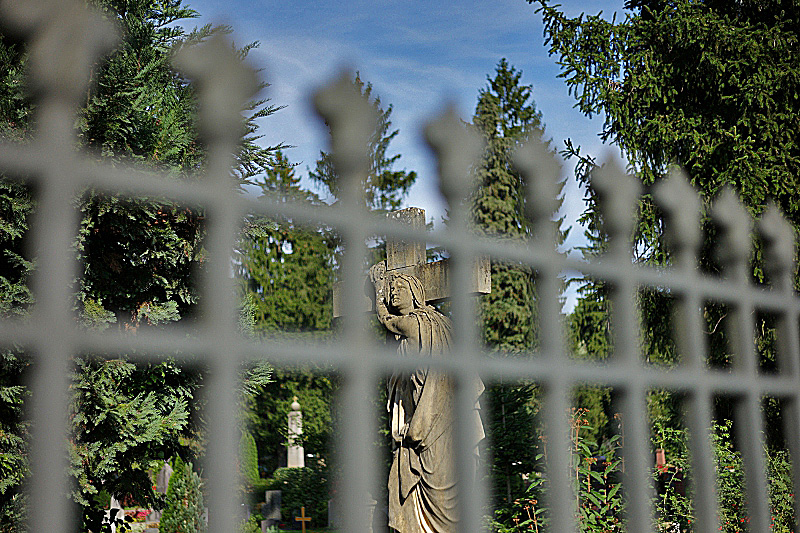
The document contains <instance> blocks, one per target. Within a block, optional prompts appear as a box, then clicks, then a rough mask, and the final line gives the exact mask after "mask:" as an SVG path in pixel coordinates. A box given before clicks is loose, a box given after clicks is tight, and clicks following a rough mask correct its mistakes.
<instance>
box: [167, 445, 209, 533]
mask: <svg viewBox="0 0 800 533" xmlns="http://www.w3.org/2000/svg"><path fill="white" fill-rule="evenodd" d="M173 469H174V471H173V473H172V477H171V478H170V479H169V486H168V487H167V505H166V508H165V509H164V514H163V515H161V525H160V526H159V532H160V533H195V532H203V531H205V529H206V524H205V521H204V520H203V511H204V508H203V492H202V481H201V479H200V476H199V475H198V474H197V473H196V472H195V471H194V470H193V469H192V463H184V462H183V461H182V460H181V458H180V457H176V458H175V465H174V467H173Z"/></svg>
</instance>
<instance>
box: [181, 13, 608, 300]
mask: <svg viewBox="0 0 800 533" xmlns="http://www.w3.org/2000/svg"><path fill="white" fill-rule="evenodd" d="M186 1H187V3H188V5H189V6H190V7H192V8H194V9H196V10H197V11H198V12H199V13H200V14H201V16H202V18H201V19H200V20H199V21H198V24H199V23H205V22H215V23H226V24H230V25H231V26H232V27H233V28H234V34H233V37H234V39H235V40H236V42H237V44H244V43H247V42H251V41H259V42H260V46H259V48H257V49H256V50H254V51H253V52H252V53H251V55H250V62H251V64H253V65H254V66H256V67H260V68H263V69H264V71H263V73H262V75H263V78H264V79H265V80H266V81H267V82H269V83H270V84H271V87H269V89H268V90H267V93H266V96H268V97H269V98H271V100H272V103H274V104H278V105H285V106H287V107H286V108H285V109H283V110H281V111H280V112H278V113H277V114H275V115H273V116H272V117H269V118H267V119H265V120H264V122H263V123H262V126H261V130H262V131H261V132H262V133H263V134H264V141H265V142H266V143H269V144H273V143H278V142H285V143H288V144H291V145H293V146H295V147H294V148H291V149H289V150H287V151H286V155H287V156H288V157H289V159H290V161H292V162H294V163H298V167H297V171H298V172H299V173H300V174H301V175H305V174H306V173H307V172H306V169H307V167H311V168H313V167H314V163H315V161H316V159H317V157H318V156H319V151H320V150H322V149H325V148H326V146H327V139H326V136H327V133H326V130H325V128H324V127H323V125H322V123H321V122H320V121H319V119H317V118H316V116H315V115H314V113H313V111H312V110H311V105H310V103H309V95H310V94H311V92H312V91H314V90H315V89H316V88H318V87H320V86H321V85H323V84H325V83H326V82H327V81H329V80H330V79H332V78H333V77H334V76H336V75H337V74H338V73H339V71H340V70H341V69H342V68H344V67H349V68H351V69H353V70H358V71H359V72H360V74H361V78H362V80H364V81H365V82H369V83H372V85H373V91H374V94H377V95H378V96H380V98H381V101H382V102H383V103H384V104H392V106H393V112H392V122H393V127H394V128H396V129H399V131H400V132H399V134H398V136H397V137H396V138H395V140H394V141H393V143H392V145H390V152H391V153H400V154H402V158H401V159H400V161H399V164H398V165H397V168H406V169H408V170H415V171H417V173H418V174H419V178H418V180H417V183H416V184H415V185H414V187H413V188H412V190H411V193H410V194H409V197H408V199H407V204H408V205H414V206H417V207H422V208H424V209H425V210H426V212H427V216H428V219H429V220H430V219H431V218H433V220H434V221H435V222H439V220H440V219H441V216H442V215H443V213H444V203H443V201H442V199H441V197H440V195H439V192H438V190H437V189H436V183H435V177H434V176H435V167H434V161H433V159H432V158H431V156H430V154H429V152H428V150H427V148H426V147H425V145H424V143H423V141H422V138H421V135H420V130H421V125H422V124H424V123H425V122H426V121H427V120H429V119H430V118H431V117H432V116H433V115H434V114H436V113H437V112H439V111H441V110H442V109H443V107H444V105H445V104H446V103H448V102H453V103H455V105H456V107H457V109H458V111H459V112H460V114H461V115H462V117H463V118H464V119H467V120H468V119H469V118H470V117H471V116H472V113H473V111H474V108H475V103H476V100H477V95H478V91H479V89H481V88H483V87H485V86H486V77H487V75H490V74H492V73H493V72H494V69H495V66H496V65H497V62H498V61H499V60H500V58H502V57H505V58H507V59H508V61H509V63H510V64H511V65H513V66H515V67H516V68H517V69H518V70H521V71H522V73H523V74H522V82H523V83H525V84H532V85H533V98H534V100H535V102H536V106H537V108H538V109H539V110H540V111H541V112H542V115H543V119H544V123H545V127H546V129H545V134H546V136H547V137H548V138H551V139H552V140H553V142H554V143H555V144H556V146H557V147H558V148H559V149H560V148H562V147H563V141H564V139H566V138H568V137H569V138H572V139H573V141H574V142H575V143H576V144H579V145H581V147H582V149H583V151H585V152H588V153H590V154H593V155H598V156H601V158H604V157H605V156H606V155H607V153H608V151H609V150H610V149H609V148H608V147H603V146H601V144H600V142H599V139H598V138H597V133H598V132H599V131H600V128H601V126H602V120H601V119H600V118H595V119H593V120H589V119H587V118H585V117H584V116H583V115H582V114H581V113H579V112H578V111H577V110H575V109H574V108H573V105H574V100H573V99H572V97H570V96H569V95H568V93H567V88H566V85H565V84H564V82H563V81H562V80H560V79H558V78H557V77H556V76H557V74H558V67H557V65H556V64H555V58H554V57H550V56H548V54H547V49H546V48H545V46H544V39H543V35H542V21H541V16H539V15H537V14H536V13H535V10H534V7H533V6H531V5H529V4H528V3H527V2H525V1H524V0H492V1H485V0H484V1H480V0H461V1H458V2H456V1H452V0H438V1H430V0H354V1H335V0H299V1H295V2H267V1H264V0H229V1H224V2H223V1H220V0H186ZM562 3H563V9H564V10H565V11H566V12H567V14H569V15H572V16H577V15H578V14H580V13H582V12H586V13H591V14H595V13H597V12H599V11H601V10H602V11H603V12H604V14H605V15H606V16H608V17H609V18H610V16H611V15H612V13H613V12H614V11H619V12H620V14H621V12H622V3H623V0H595V1H592V0H588V1H583V2H581V1H576V0H563V2H562ZM563 173H564V176H565V177H567V178H570V177H571V174H572V166H571V164H565V166H564V169H563ZM582 209H583V192H582V191H580V190H579V189H578V188H577V186H576V185H575V183H574V180H569V181H568V186H567V187H566V197H565V201H564V214H566V216H567V220H568V224H571V223H573V222H572V221H574V220H575V218H576V217H577V216H578V215H579V214H580V212H581V211H582ZM582 233H583V232H582V230H581V229H580V228H579V227H576V226H574V227H573V230H572V231H571V232H570V237H569V239H568V241H567V243H566V244H567V247H574V246H577V245H580V244H582V243H583V237H582ZM568 307H571V306H569V305H568Z"/></svg>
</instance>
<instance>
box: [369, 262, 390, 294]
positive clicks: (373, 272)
mask: <svg viewBox="0 0 800 533" xmlns="http://www.w3.org/2000/svg"><path fill="white" fill-rule="evenodd" d="M385 277H386V263H384V262H383V261H381V262H380V263H375V264H374V265H372V266H371V267H370V269H369V279H370V281H372V285H373V286H374V287H375V297H376V298H377V299H378V300H383V297H384V295H383V291H384V287H386V282H385V281H384V278H385Z"/></svg>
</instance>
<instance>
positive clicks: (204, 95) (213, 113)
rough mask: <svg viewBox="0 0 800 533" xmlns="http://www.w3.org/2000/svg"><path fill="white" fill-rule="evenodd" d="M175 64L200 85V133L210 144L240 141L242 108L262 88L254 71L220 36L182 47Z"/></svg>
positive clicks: (242, 121) (226, 40)
mask: <svg viewBox="0 0 800 533" xmlns="http://www.w3.org/2000/svg"><path fill="white" fill-rule="evenodd" d="M175 66H177V67H178V68H180V69H181V70H183V71H184V72H185V73H186V74H188V75H189V76H190V77H192V78H194V80H195V82H196V84H197V87H198V91H197V92H198V99H199V103H200V117H199V120H200V122H199V126H200V134H201V135H202V136H203V137H204V138H205V139H206V140H207V141H208V142H209V143H213V142H231V143H235V142H238V140H239V138H240V137H241V135H242V132H243V130H244V120H243V118H242V111H243V110H244V108H245V106H246V105H247V102H248V101H249V100H250V99H251V98H252V97H253V96H254V95H255V94H256V92H258V89H259V83H258V78H257V76H256V72H255V70H253V69H252V68H250V67H249V66H248V65H246V64H245V63H244V61H243V60H242V57H241V54H240V53H239V52H237V51H236V50H235V49H234V47H233V45H232V44H231V42H230V41H228V39H226V38H225V37H223V36H221V35H216V36H214V37H212V38H211V39H209V40H208V41H206V42H204V43H202V44H199V45H196V46H188V47H186V48H184V49H182V50H181V51H180V52H179V53H178V55H177V57H176V58H175Z"/></svg>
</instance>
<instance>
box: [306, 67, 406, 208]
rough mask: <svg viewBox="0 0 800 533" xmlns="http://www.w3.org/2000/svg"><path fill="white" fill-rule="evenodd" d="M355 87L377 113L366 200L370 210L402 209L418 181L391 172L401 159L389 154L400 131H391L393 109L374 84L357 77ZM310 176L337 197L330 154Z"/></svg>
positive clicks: (334, 174) (321, 157) (337, 184)
mask: <svg viewBox="0 0 800 533" xmlns="http://www.w3.org/2000/svg"><path fill="white" fill-rule="evenodd" d="M353 85H354V86H355V87H356V88H357V89H358V90H359V92H360V93H361V94H362V95H363V97H364V99H365V100H367V101H369V102H370V103H371V104H372V106H373V107H374V108H375V111H377V113H378V125H377V127H376V129H375V133H374V134H373V135H372V138H371V139H370V142H369V155H370V171H369V174H368V175H367V177H366V180H365V182H364V201H365V202H366V205H367V207H368V208H370V209H374V210H383V211H390V210H393V209H399V208H400V205H401V203H402V201H403V198H405V196H406V195H407V194H408V190H409V189H410V188H411V185H413V184H414V181H415V180H416V179H417V173H416V172H414V171H406V170H393V169H392V168H393V167H394V165H395V163H397V162H398V161H399V160H400V157H401V156H400V154H395V155H389V154H388V153H387V150H388V149H389V143H391V142H392V139H394V138H395V137H396V136H397V134H398V132H399V130H391V127H392V121H391V120H390V116H391V114H392V106H391V105H389V106H388V107H387V108H386V109H384V108H383V106H382V104H381V99H380V97H377V96H373V94H372V84H371V83H367V84H365V83H364V82H363V81H361V78H360V77H359V75H358V74H356V76H355V78H354V79H353ZM309 177H310V178H311V179H312V181H314V182H315V183H316V184H317V185H318V186H320V187H321V188H322V189H323V190H324V191H326V192H327V193H329V194H331V195H332V196H333V197H338V195H339V178H338V176H337V175H336V171H335V170H334V168H333V161H332V160H331V154H329V153H327V152H320V157H319V159H318V160H317V164H316V168H315V169H314V170H313V171H310V172H309Z"/></svg>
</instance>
